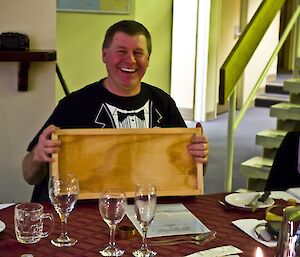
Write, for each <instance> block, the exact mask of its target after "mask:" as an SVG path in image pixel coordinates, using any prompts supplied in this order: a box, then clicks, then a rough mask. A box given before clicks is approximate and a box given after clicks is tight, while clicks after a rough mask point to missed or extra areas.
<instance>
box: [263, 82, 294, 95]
mask: <svg viewBox="0 0 300 257" xmlns="http://www.w3.org/2000/svg"><path fill="white" fill-rule="evenodd" d="M266 93H270V94H281V95H288V94H289V92H288V91H285V90H284V87H283V81H277V80H276V81H270V82H267V84H266Z"/></svg>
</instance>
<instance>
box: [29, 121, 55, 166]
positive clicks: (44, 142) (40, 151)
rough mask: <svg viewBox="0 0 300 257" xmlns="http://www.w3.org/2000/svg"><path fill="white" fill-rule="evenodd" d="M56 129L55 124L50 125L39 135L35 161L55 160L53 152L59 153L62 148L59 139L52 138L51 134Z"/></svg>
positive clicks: (34, 153) (35, 149) (34, 155)
mask: <svg viewBox="0 0 300 257" xmlns="http://www.w3.org/2000/svg"><path fill="white" fill-rule="evenodd" d="M54 131H55V126H54V125H50V126H48V127H47V128H46V129H45V130H44V131H43V132H42V134H41V135H40V136H39V141H38V143H37V145H36V146H35V148H34V149H33V161H35V162H53V161H54V160H53V158H52V157H51V154H53V153H57V152H58V151H59V148H60V141H59V140H51V134H52V133H53V132H54Z"/></svg>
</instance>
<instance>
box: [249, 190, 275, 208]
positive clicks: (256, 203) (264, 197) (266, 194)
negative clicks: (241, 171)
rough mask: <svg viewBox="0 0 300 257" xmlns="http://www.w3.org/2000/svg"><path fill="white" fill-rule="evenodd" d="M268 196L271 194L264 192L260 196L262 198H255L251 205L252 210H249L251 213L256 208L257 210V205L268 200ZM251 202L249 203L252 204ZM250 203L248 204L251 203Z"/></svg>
mask: <svg viewBox="0 0 300 257" xmlns="http://www.w3.org/2000/svg"><path fill="white" fill-rule="evenodd" d="M270 194H271V192H270V191H269V190H267V191H265V192H264V193H263V194H262V196H259V197H258V198H257V200H255V201H254V203H252V208H251V210H252V212H254V211H256V210H257V208H258V206H259V203H264V202H265V201H266V200H267V199H268V197H269V195H270ZM253 200H254V199H253ZM253 200H252V201H253ZM252 201H251V202H252ZM251 202H250V203H251Z"/></svg>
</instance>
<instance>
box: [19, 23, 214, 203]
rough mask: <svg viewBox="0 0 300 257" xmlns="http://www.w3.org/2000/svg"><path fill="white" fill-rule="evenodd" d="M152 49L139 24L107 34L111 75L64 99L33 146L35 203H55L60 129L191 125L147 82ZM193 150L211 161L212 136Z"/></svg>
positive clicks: (28, 167)
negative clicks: (51, 183) (53, 169)
mask: <svg viewBox="0 0 300 257" xmlns="http://www.w3.org/2000/svg"><path fill="white" fill-rule="evenodd" d="M151 50H152V45H151V37H150V33H149V31H148V30H147V29H146V28H145V27H144V26H143V25H142V24H141V23H139V22H136V21H132V20H123V21H120V22H118V23H115V24H114V25H112V26H111V27H110V28H109V29H108V30H107V32H106V34H105V38H104V41H103V45H102V60H103V62H104V63H105V65H106V69H107V77H106V78H103V79H101V80H100V81H97V82H95V83H93V84H90V85H87V86H85V87H83V88H82V89H80V90H78V91H75V92H73V93H71V94H70V95H68V96H66V97H65V98H63V99H62V100H61V101H60V102H59V104H58V105H57V106H56V108H55V110H54V111H53V113H52V115H51V116H50V117H49V119H48V120H47V121H46V123H45V124H44V126H43V127H42V129H41V130H40V131H39V132H38V134H37V135H36V136H35V138H34V139H33V140H32V141H31V143H30V144H29V146H28V148H27V150H28V151H29V153H28V154H27V155H26V156H25V157H24V160H23V176H24V179H25V180H26V181H27V182H28V183H29V184H31V185H35V188H34V192H33V197H32V201H45V200H48V199H49V198H48V186H47V185H48V179H49V163H51V162H52V161H53V159H52V157H51V154H53V153H56V152H58V151H59V147H60V142H59V141H55V140H51V139H50V136H51V133H52V132H53V131H54V130H55V126H57V127H60V128H154V127H186V124H185V122H184V120H183V118H182V116H181V115H180V113H179V110H178V108H177V107H176V104H175V102H174V100H173V99H172V98H171V97H170V96H169V95H168V94H167V93H165V92H164V91H162V90H161V89H159V88H157V87H154V86H152V85H149V84H147V83H144V82H142V78H143V76H144V74H145V72H146V70H147V67H148V65H149V60H150V55H151ZM183 86H184V85H183ZM188 151H189V153H190V154H191V155H192V156H193V157H194V159H195V161H196V162H201V163H206V162H207V157H208V143H207V138H206V137H205V136H200V137H195V138H193V140H192V142H191V144H190V145H189V147H188Z"/></svg>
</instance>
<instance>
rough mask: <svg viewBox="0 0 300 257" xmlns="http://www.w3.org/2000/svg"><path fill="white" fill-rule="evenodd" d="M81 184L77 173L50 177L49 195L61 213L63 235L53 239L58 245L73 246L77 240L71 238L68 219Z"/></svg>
mask: <svg viewBox="0 0 300 257" xmlns="http://www.w3.org/2000/svg"><path fill="white" fill-rule="evenodd" d="M78 193H79V184H78V180H77V178H76V176H75V175H73V174H63V175H62V176H60V177H59V178H58V177H50V180H49V197H50V200H51V202H52V204H53V205H54V208H55V210H56V212H57V213H58V215H59V218H60V220H61V224H62V231H61V235H60V236H59V237H58V238H56V239H52V240H51V243H52V244H53V245H55V246H57V247H64V246H73V245H74V244H76V242H77V240H76V239H74V238H70V237H69V236H68V232H67V220H68V217H69V215H70V213H71V211H72V210H73V208H74V206H75V203H76V201H77V198H78Z"/></svg>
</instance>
